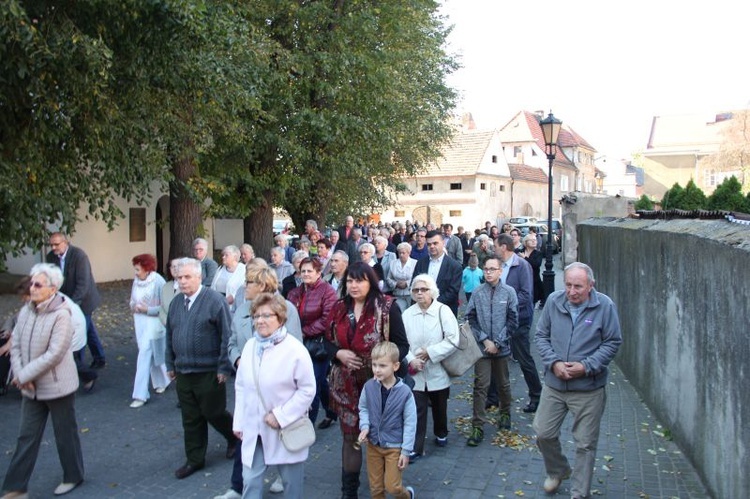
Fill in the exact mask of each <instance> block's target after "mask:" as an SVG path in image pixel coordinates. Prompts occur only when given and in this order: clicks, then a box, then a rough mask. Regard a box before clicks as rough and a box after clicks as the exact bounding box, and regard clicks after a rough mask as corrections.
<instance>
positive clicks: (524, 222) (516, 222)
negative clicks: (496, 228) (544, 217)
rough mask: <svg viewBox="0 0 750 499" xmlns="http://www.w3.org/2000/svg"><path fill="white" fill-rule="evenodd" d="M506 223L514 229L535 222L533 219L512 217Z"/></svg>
mask: <svg viewBox="0 0 750 499" xmlns="http://www.w3.org/2000/svg"><path fill="white" fill-rule="evenodd" d="M508 223H509V224H511V225H512V226H514V227H518V226H519V225H528V224H535V223H537V220H536V218H535V217H513V218H511V219H510V220H508Z"/></svg>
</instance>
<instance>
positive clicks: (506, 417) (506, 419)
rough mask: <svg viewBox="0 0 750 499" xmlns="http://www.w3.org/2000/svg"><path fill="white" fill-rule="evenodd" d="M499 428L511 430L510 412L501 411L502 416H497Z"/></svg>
mask: <svg viewBox="0 0 750 499" xmlns="http://www.w3.org/2000/svg"><path fill="white" fill-rule="evenodd" d="M497 429H498V430H510V414H506V413H504V412H503V413H500V416H499V417H498V418H497Z"/></svg>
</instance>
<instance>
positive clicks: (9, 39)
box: [0, 0, 165, 255]
mask: <svg viewBox="0 0 750 499" xmlns="http://www.w3.org/2000/svg"><path fill="white" fill-rule="evenodd" d="M96 3H97V2H91V4H96ZM106 3H107V4H110V2H106ZM89 7H90V5H80V4H79V3H77V2H65V3H61V2H53V1H48V2H44V1H37V2H20V1H18V0H9V1H8V2H5V3H4V5H3V8H2V9H0V81H2V85H0V178H2V189H1V190H0V192H1V193H0V220H1V221H2V227H3V231H2V233H1V234H0V251H2V252H3V253H8V252H10V253H12V254H14V255H17V254H19V253H20V252H21V251H22V250H23V249H24V247H27V246H30V247H39V246H40V245H41V244H42V243H43V242H44V241H45V240H46V235H47V234H46V231H47V224H55V225H58V226H59V227H60V228H61V229H62V230H64V231H68V232H71V231H73V230H74V229H75V225H76V222H77V221H78V220H79V218H80V216H82V215H86V214H87V215H86V216H93V217H94V218H97V219H103V220H104V221H106V222H107V224H108V225H109V226H110V227H113V226H114V224H115V223H116V221H117V219H118V218H119V217H121V216H122V215H123V214H122V213H121V211H120V210H119V209H118V207H117V206H116V205H115V203H114V198H115V197H116V196H121V197H124V198H125V199H127V200H132V199H134V200H135V201H136V202H139V203H140V202H144V200H145V199H146V197H147V194H148V193H149V186H150V184H151V182H152V181H153V180H155V179H158V178H160V177H162V176H163V174H164V171H165V170H164V162H163V151H162V150H161V149H159V148H158V147H152V146H151V144H150V143H149V142H148V141H147V140H144V139H145V136H146V135H147V134H148V131H147V130H146V129H144V128H142V127H138V126H132V123H131V122H130V120H129V118H128V116H126V115H125V114H123V113H122V110H121V109H120V108H119V107H118V105H117V102H116V99H115V97H116V95H117V93H118V91H119V89H117V88H113V87H112V50H111V48H110V47H108V46H107V45H106V44H105V43H103V42H102V39H101V37H100V36H99V34H98V33H97V32H96V30H87V29H86V24H87V23H92V22H93V17H92V16H91V13H90V12H88V10H87V9H88V8H89Z"/></svg>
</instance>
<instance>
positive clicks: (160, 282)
mask: <svg viewBox="0 0 750 499" xmlns="http://www.w3.org/2000/svg"><path fill="white" fill-rule="evenodd" d="M132 263H133V270H134V272H135V279H133V289H132V290H131V292H130V310H131V311H132V312H133V324H134V329H135V340H136V343H137V344H138V360H137V361H136V367H135V380H134V381H133V401H132V402H131V403H130V407H132V408H133V409H137V408H139V407H143V405H144V404H145V403H146V402H148V399H149V390H148V382H149V378H150V379H151V384H152V385H153V387H154V391H155V392H156V393H164V390H166V389H167V386H169V377H168V376H167V366H166V364H165V359H164V355H165V352H166V348H167V339H166V329H165V328H164V325H163V324H162V322H161V320H160V319H159V312H160V311H161V297H162V291H163V288H164V284H165V281H164V278H163V277H162V276H160V275H159V274H158V273H157V272H156V257H154V256H153V255H149V254H147V253H144V254H142V255H136V256H134V257H133V260H132Z"/></svg>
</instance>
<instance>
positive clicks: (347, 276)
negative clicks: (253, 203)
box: [3, 217, 621, 499]
mask: <svg viewBox="0 0 750 499" xmlns="http://www.w3.org/2000/svg"><path fill="white" fill-rule="evenodd" d="M276 242H277V244H278V245H277V246H276V247H274V248H273V250H272V251H271V253H270V255H268V256H269V260H270V261H267V260H265V259H263V258H261V257H257V256H256V255H255V253H254V251H253V248H252V246H250V245H249V244H243V245H241V246H240V247H237V246H227V247H225V248H223V250H222V252H221V255H222V265H221V266H219V265H218V264H217V263H216V262H215V261H214V260H213V258H211V255H210V253H209V244H208V242H207V241H206V240H204V239H201V238H198V239H196V240H195V241H194V242H193V246H192V255H191V256H190V257H184V258H178V259H175V260H172V261H171V262H170V266H169V269H170V271H169V274H170V275H169V278H170V280H169V281H165V279H164V278H163V277H161V276H160V275H159V274H158V273H157V272H156V268H157V264H156V259H155V258H154V257H153V256H152V255H148V254H143V255H136V256H135V257H133V258H132V264H133V268H134V274H135V279H134V281H133V286H132V293H131V298H130V302H129V306H130V310H131V311H132V313H133V321H134V332H135V334H134V336H135V339H136V344H137V346H138V358H137V364H136V372H135V375H134V382H133V394H132V402H131V404H130V407H132V408H134V409H139V408H143V407H144V405H146V404H147V403H148V401H149V398H150V391H151V390H153V391H154V392H155V393H156V394H161V393H164V391H165V390H167V389H168V387H170V386H174V390H175V391H176V393H177V398H178V401H179V407H180V411H181V416H182V422H183V438H184V450H185V462H184V464H182V465H181V466H180V467H179V468H177V469H176V470H175V472H174V474H175V476H176V478H178V479H185V478H187V477H188V476H190V475H192V474H193V473H195V472H196V471H198V470H200V469H202V468H203V467H204V466H205V457H206V452H207V449H208V426H209V425H210V426H212V427H213V428H214V429H215V430H216V431H217V432H219V434H221V435H222V436H223V437H224V438H225V439H226V442H227V446H226V453H225V454H226V458H227V459H233V460H234V466H233V470H232V475H231V478H230V480H229V482H230V488H229V489H228V490H227V492H226V493H225V494H222V495H220V496H217V497H216V498H215V499H232V498H240V497H243V498H260V497H262V494H263V487H264V486H263V475H264V473H266V471H267V469H268V467H269V466H271V467H274V468H275V470H276V472H277V474H278V477H277V479H276V480H275V481H274V482H273V483H272V485H271V491H273V492H282V491H283V492H284V494H285V497H290V498H302V497H304V486H305V483H304V463H305V461H306V460H307V457H308V447H307V446H304V447H299V446H295V445H293V444H292V443H291V442H293V441H294V440H295V438H300V437H299V435H301V434H302V433H300V432H302V431H303V427H302V425H300V424H299V423H300V421H302V420H304V421H307V420H309V423H311V424H312V425H315V423H317V429H318V430H319V431H325V430H326V429H328V428H330V427H331V426H333V425H336V424H338V426H339V428H340V431H341V433H342V436H343V438H342V449H341V491H342V497H344V498H356V497H358V491H359V489H360V472H361V469H362V463H363V451H362V447H366V450H365V452H364V458H365V459H366V460H367V469H368V481H369V486H370V490H371V494H372V497H385V493H388V494H391V495H393V496H394V497H398V498H403V499H410V498H414V497H415V494H416V492H415V490H414V489H413V488H412V487H409V486H404V485H403V482H402V474H403V471H404V470H405V469H406V468H407V467H408V465H409V464H411V463H414V462H416V461H418V460H419V459H421V458H422V457H424V456H425V455H426V454H427V450H426V447H427V441H428V438H427V415H428V412H430V413H431V414H432V420H433V434H434V435H433V437H434V438H433V439H432V445H434V446H435V447H445V446H447V445H449V429H448V415H447V404H448V400H449V398H450V386H451V378H450V375H449V374H448V372H447V371H446V369H445V368H444V367H443V365H442V363H441V361H443V360H444V359H446V358H448V357H450V356H451V355H453V354H455V352H456V350H457V347H458V345H459V320H458V319H459V304H460V302H459V299H460V298H459V297H460V293H461V291H463V292H464V294H465V297H466V300H467V303H466V308H465V312H464V316H465V317H464V318H465V320H466V321H467V322H468V325H469V327H470V331H471V335H473V338H474V341H475V342H476V343H477V346H478V348H479V349H480V351H481V357H480V358H479V359H478V360H477V361H476V363H475V364H474V365H473V368H474V374H475V377H474V392H473V417H472V425H473V429H472V431H471V435H470V436H469V438H468V440H467V441H466V444H467V445H469V446H478V445H480V444H481V442H482V441H483V439H484V429H485V427H486V425H488V424H490V425H494V426H495V427H496V428H497V429H498V430H501V431H502V430H510V429H511V424H512V421H511V404H512V401H513V398H512V397H511V393H510V380H509V374H508V360H509V358H510V356H511V354H512V355H513V357H514V359H515V360H517V361H518V362H519V365H520V367H521V370H522V372H523V375H524V379H525V381H526V384H527V386H528V401H527V402H526V404H525V405H524V406H523V408H522V410H523V411H524V412H527V413H536V417H535V420H534V428H535V430H536V431H537V434H538V446H539V449H540V450H541V452H542V454H543V456H544V460H545V466H546V469H547V474H548V476H547V478H546V479H545V483H544V489H545V491H547V492H548V493H554V492H555V491H556V490H557V489H558V488H559V487H560V484H561V482H562V480H565V479H567V478H568V477H570V476H572V477H573V481H572V484H573V486H572V488H571V492H572V495H573V497H587V496H588V494H589V492H590V485H591V470H592V465H591V463H593V459H594V455H595V452H596V443H597V439H598V428H599V420H600V418H601V414H602V409H603V407H604V400H605V396H604V389H605V388H604V387H605V385H606V377H607V376H606V375H607V365H608V364H609V362H610V361H611V360H612V358H613V357H614V354H615V353H616V351H617V348H618V347H619V344H620V342H621V335H620V330H619V321H618V317H617V312H616V309H615V307H614V305H613V303H612V302H611V300H609V298H607V297H606V296H605V295H602V294H601V293H597V292H596V291H595V289H594V278H593V272H592V271H591V269H590V268H588V267H587V266H586V265H584V264H582V263H574V264H571V265H569V266H568V267H567V268H566V269H565V290H562V291H558V292H556V293H554V294H552V295H550V296H549V297H544V296H543V294H542V293H541V288H540V285H541V279H540V277H539V271H540V266H541V261H542V256H541V254H540V252H539V251H538V250H537V247H538V246H539V244H540V243H539V241H537V236H536V235H534V234H533V233H532V234H529V235H527V236H526V237H524V238H521V233H520V231H518V230H517V229H515V228H513V227H512V226H503V230H502V231H500V230H498V229H497V227H495V226H492V224H490V223H489V222H487V224H486V225H485V227H484V228H483V229H477V230H476V231H475V232H474V233H473V235H472V234H469V233H467V232H466V231H464V230H463V228H462V227H458V230H457V231H456V233H455V234H454V233H453V226H452V225H451V224H444V225H443V226H442V227H440V228H437V227H435V226H433V225H432V224H426V225H425V226H421V225H419V224H416V223H414V224H412V223H393V224H385V225H380V226H375V225H370V226H357V225H355V224H354V219H353V218H352V217H347V218H346V221H345V223H344V224H343V225H342V226H341V227H339V228H338V229H336V230H333V231H331V233H330V235H329V237H323V234H322V233H321V232H320V231H319V230H318V226H317V223H316V222H315V221H312V220H310V221H308V222H307V223H306V225H305V230H304V233H303V234H301V236H300V238H299V239H298V241H297V244H295V245H289V244H288V239H287V237H286V236H285V235H283V234H282V235H279V236H277V237H276ZM50 245H51V247H52V252H51V253H50V255H49V256H48V260H49V261H50V263H49V264H40V265H37V266H35V267H34V268H33V269H32V270H31V272H30V277H29V278H27V280H26V282H27V284H26V285H24V286H22V287H21V288H20V294H21V295H22V296H23V299H24V301H25V303H26V305H24V306H23V308H22V309H21V312H20V313H19V315H18V317H17V319H16V321H15V323H13V324H10V325H6V326H4V327H3V331H12V334H11V335H10V340H9V341H8V344H9V345H10V347H9V350H10V364H11V368H12V371H13V374H12V383H13V385H15V386H16V387H18V388H19V389H21V390H22V393H23V404H22V428H21V432H20V435H19V439H18V443H17V446H16V451H15V453H14V455H13V458H12V460H11V465H10V469H9V471H8V473H7V475H6V479H5V482H4V484H3V490H4V491H5V495H4V496H3V497H5V498H18V497H25V494H26V489H27V486H28V482H29V479H30V476H31V472H32V470H33V465H34V461H35V460H36V455H37V453H38V450H39V440H40V439H41V435H42V433H43V429H44V423H45V422H46V418H47V414H50V415H51V416H52V420H53V424H54V426H55V437H56V440H57V444H58V453H59V454H60V458H61V463H63V480H62V482H61V483H60V485H59V486H58V488H57V489H56V490H55V491H54V493H55V494H56V495H62V494H65V493H67V492H70V491H71V490H73V489H74V488H76V487H77V486H78V485H79V484H80V483H81V482H82V481H83V456H82V453H81V449H80V442H78V437H77V426H76V425H77V423H76V418H75V407H74V401H75V392H76V391H77V390H78V388H79V383H80V384H81V385H82V386H83V387H84V390H88V391H90V390H91V389H93V386H94V383H95V381H96V369H97V368H101V367H103V366H104V365H105V364H106V360H105V357H104V351H103V348H101V343H100V342H99V339H98V336H97V333H96V329H95V327H94V324H93V321H92V319H91V313H92V312H93V310H94V309H95V308H96V306H97V305H98V303H99V296H98V293H96V285H95V283H94V280H93V275H92V272H91V268H90V264H89V263H88V258H87V257H86V255H85V253H84V252H83V251H82V250H80V249H79V248H75V247H74V246H71V245H70V244H69V243H68V240H67V238H66V237H65V236H64V235H63V234H60V233H55V234H52V235H51V236H50ZM291 246H295V247H291ZM72 272H75V273H77V274H71V273H72ZM82 277H86V278H87V279H83V278H82ZM83 281H88V282H86V283H83ZM545 298H546V305H545ZM537 305H540V307H539V309H538V312H537V313H539V314H541V316H540V318H539V326H538V329H537V331H536V333H535V338H536V343H537V347H538V349H539V351H540V355H541V358H542V361H543V364H544V372H545V378H544V379H545V385H544V387H543V386H542V383H541V380H540V378H539V371H538V370H537V367H536V365H535V363H534V360H533V358H532V356H531V347H530V327H531V323H532V319H533V318H534V314H535V310H536V306H537ZM75 309H77V314H78V315H76V313H75ZM76 316H78V317H79V319H78V320H77V321H76V319H75V317H76ZM40 319H41V320H40ZM76 322H77V325H76ZM27 337H28V338H30V339H31V338H33V340H34V341H30V340H27V339H26V338H27ZM76 338H77V340H76ZM87 340H88V341H87ZM86 344H88V345H89V348H90V349H91V352H92V355H93V360H92V362H91V364H90V365H88V366H87V365H86V363H85V362H84V355H83V354H84V353H85V352H84V350H85V345H86ZM232 375H235V376H236V382H235V385H234V389H235V406H234V411H233V414H232V413H230V412H229V411H228V410H227V407H226V405H227V402H226V400H227V399H226V381H227V379H228V378H229V377H230V376H232ZM491 405H495V406H497V407H498V408H499V413H498V414H499V415H498V417H497V418H496V419H495V418H491V417H489V416H488V411H487V408H488V407H489V406H491ZM568 410H569V411H571V412H572V413H573V415H574V418H575V421H574V425H573V428H574V429H573V434H574V438H575V439H576V445H577V451H576V461H575V466H574V467H571V466H570V465H569V463H568V461H567V459H566V458H565V456H564V455H563V454H562V453H561V451H560V444H559V432H560V426H561V424H562V420H563V418H564V417H565V414H566V413H567V411H568ZM321 413H322V414H321ZM319 416H322V417H321V418H320V421H318V419H319ZM309 423H308V424H309ZM310 427H311V428H312V426H310ZM297 428H300V429H299V430H297ZM293 429H294V433H293ZM298 431H299V432H298ZM305 431H306V430H305ZM311 431H312V430H311ZM285 432H287V433H286V434H285ZM308 446H309V444H308Z"/></svg>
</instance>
